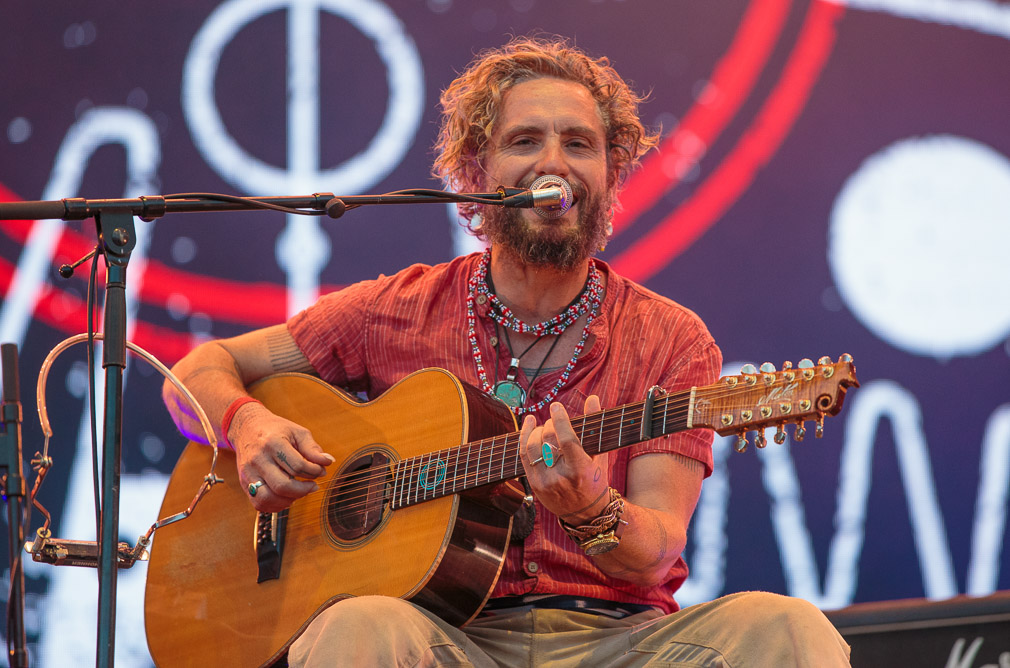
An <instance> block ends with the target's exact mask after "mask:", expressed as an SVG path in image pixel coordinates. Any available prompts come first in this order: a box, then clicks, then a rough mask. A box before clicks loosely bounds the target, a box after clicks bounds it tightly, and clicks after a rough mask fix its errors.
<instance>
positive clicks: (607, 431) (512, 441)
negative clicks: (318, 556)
mask: <svg viewBox="0 0 1010 668" xmlns="http://www.w3.org/2000/svg"><path fill="white" fill-rule="evenodd" d="M657 403H659V402H657ZM641 413H642V410H641V409H640V410H638V414H639V415H641ZM628 414H629V411H627V410H626V411H625V416H626V417H627V416H628ZM589 417H590V416H586V418H587V419H586V420H585V421H586V423H587V425H586V426H587V428H594V429H598V430H599V431H600V437H599V438H600V439H602V440H613V437H614V435H616V434H620V433H621V425H615V424H608V423H609V422H610V420H608V419H606V417H607V416H606V414H605V412H603V413H597V414H594V415H593V416H592V417H593V418H595V419H593V420H590V419H589ZM601 418H602V420H601ZM655 419H656V420H657V421H658V420H659V419H660V418H659V417H657V418H655ZM667 420H668V421H670V417H669V416H668V418H667ZM590 423H591V424H590ZM600 425H602V426H600ZM628 433H629V434H630V433H634V434H635V435H636V437H637V433H638V432H637V431H635V430H629V432H628ZM503 436H505V437H506V438H504V441H503V443H502V447H503V448H506V450H503V451H502V453H501V454H499V455H497V456H495V455H493V454H492V453H491V451H490V450H488V452H487V456H486V460H487V463H486V464H485V463H484V460H485V456H484V452H483V450H481V451H479V452H480V454H479V457H478V458H477V461H476V462H474V461H473V458H472V457H467V456H466V455H464V454H463V452H462V450H463V448H465V447H467V446H475V445H477V444H478V443H483V442H489V441H492V440H495V439H499V440H501V439H502V438H503ZM593 440H597V437H595V436H594V439H593ZM636 440H637V439H636ZM629 445H630V442H629ZM495 447H496V448H497V447H498V445H496V446H495ZM468 449H469V450H471V452H469V453H467V454H468V455H472V447H469V448H468ZM447 451H448V452H450V453H451V452H452V451H455V452H456V454H457V456H458V458H459V459H460V463H461V464H462V463H464V462H465V465H466V466H471V465H472V466H473V467H474V469H475V471H468V472H465V473H461V474H459V475H454V476H450V477H449V478H448V479H447V480H444V481H439V483H438V485H437V487H439V488H442V490H441V491H439V490H434V489H433V490H425V491H423V492H420V493H418V491H417V489H416V481H417V478H418V476H417V473H418V470H417V469H416V466H412V468H411V470H410V471H409V473H408V472H405V473H406V475H399V476H398V474H397V473H395V472H391V471H390V470H389V469H388V468H383V469H380V470H379V471H377V472H375V473H373V472H372V471H371V470H369V471H368V475H367V476H361V474H362V473H363V472H362V471H353V472H349V473H345V474H338V475H337V476H335V477H334V479H331V482H330V483H328V484H327V485H326V487H325V488H324V489H323V488H321V489H320V490H319V491H316V492H312V493H311V494H309V495H307V496H306V497H305V498H311V497H313V496H316V495H318V494H330V495H331V497H330V501H329V503H328V504H327V505H328V510H329V507H332V506H333V505H335V503H336V502H337V501H338V500H339V502H340V507H341V509H343V510H348V511H353V510H357V509H359V508H362V507H364V506H365V505H367V504H368V501H367V500H363V499H367V496H368V494H369V487H370V486H372V485H373V484H374V483H377V482H381V483H382V484H383V485H384V486H385V485H387V484H388V482H389V480H390V478H392V479H396V478H397V477H399V478H400V480H401V482H402V483H403V486H401V487H400V488H399V489H401V490H404V491H403V492H402V495H403V496H406V497H409V502H407V503H403V505H400V506H399V507H401V508H402V507H406V506H408V505H415V504H417V503H420V502H423V501H430V500H431V499H433V498H437V497H441V496H448V495H451V494H453V493H455V492H452V491H448V490H447V489H446V487H447V486H448V485H450V484H452V485H455V484H456V483H458V482H459V481H461V480H462V481H463V482H464V484H466V481H468V480H470V479H471V478H473V480H474V484H473V487H477V486H481V485H485V484H493V483H494V482H502V481H505V480H510V479H514V478H516V477H518V476H520V475H522V470H523V469H522V465H521V463H520V461H519V458H518V455H519V443H518V434H517V433H513V434H506V435H499V436H496V437H494V439H491V438H489V439H483V440H482V441H474V442H473V443H471V444H466V445H464V446H454V447H452V448H448V449H446V450H442V451H437V452H434V453H428V454H430V455H438V454H441V453H443V452H447ZM422 456H427V455H422ZM414 459H418V458H417V457H413V458H408V459H404V460H400V461H399V462H398V463H403V462H409V461H411V460H414ZM446 459H449V457H446ZM492 461H494V468H495V469H496V470H501V467H502V465H503V464H504V466H505V468H506V469H507V470H508V469H509V468H510V467H511V474H510V475H508V476H505V477H503V478H501V479H500V480H494V481H491V482H490V483H489V482H482V483H480V485H478V484H476V483H477V481H478V480H479V479H480V476H481V475H483V474H482V473H481V472H480V471H481V467H482V466H484V465H490V464H491V462H492ZM417 463H418V462H416V461H415V462H414V464H415V465H416V464H417ZM394 466H395V464H394ZM354 476H360V477H359V478H358V479H357V480H351V478H353V477H354ZM334 480H335V482H333V481H334ZM408 488H409V489H408ZM348 491H350V493H351V494H354V492H356V491H360V492H361V493H360V494H358V495H357V496H344V497H343V498H339V499H338V497H339V495H340V494H341V493H342V492H343V493H347V492H348ZM429 494H430V495H431V496H430V497H429V496H428V495H429ZM400 495H401V494H400V493H398V494H397V496H400ZM382 498H383V501H384V502H388V501H392V502H393V503H396V499H390V497H389V493H388V492H387V491H385V490H384V491H383V493H382ZM289 526H297V523H295V524H292V523H291V521H290V520H289Z"/></svg>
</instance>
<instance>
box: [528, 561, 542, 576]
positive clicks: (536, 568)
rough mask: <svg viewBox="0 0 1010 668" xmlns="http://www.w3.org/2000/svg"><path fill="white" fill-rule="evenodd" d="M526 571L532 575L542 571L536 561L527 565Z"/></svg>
mask: <svg viewBox="0 0 1010 668" xmlns="http://www.w3.org/2000/svg"><path fill="white" fill-rule="evenodd" d="M526 570H528V571H529V572H530V573H536V572H537V571H539V570H540V565H539V564H538V563H537V562H535V561H531V562H530V563H528V564H526Z"/></svg>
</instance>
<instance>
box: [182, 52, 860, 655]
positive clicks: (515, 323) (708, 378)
mask: <svg viewBox="0 0 1010 668" xmlns="http://www.w3.org/2000/svg"><path fill="white" fill-rule="evenodd" d="M640 102H641V97H640V96H638V95H636V94H635V93H634V92H633V91H632V90H631V89H630V87H629V86H628V85H627V84H626V83H625V82H624V81H623V80H622V79H621V77H620V76H618V74H617V73H616V71H615V70H614V69H613V68H612V67H611V66H610V63H609V62H608V61H607V60H606V59H605V58H592V57H590V56H588V55H586V54H585V53H584V52H583V51H581V50H579V49H577V48H575V47H574V46H572V45H571V44H569V43H568V42H567V41H566V40H563V39H560V38H551V39H546V38H528V37H522V38H516V39H513V40H512V41H510V42H509V43H508V44H506V45H505V46H504V47H502V48H500V49H495V50H492V51H488V52H485V53H482V54H480V55H479V56H478V57H477V58H476V59H475V60H474V61H473V62H472V63H471V65H470V66H469V67H468V68H467V69H466V71H465V72H463V74H461V75H460V76H459V77H458V78H457V79H456V80H455V81H453V82H452V84H451V85H450V86H449V87H448V88H447V89H446V90H445V91H444V93H443V95H442V98H441V104H442V126H441V131H440V135H439V138H438V141H437V144H436V149H437V153H438V157H437V159H436V161H435V165H434V173H435V174H436V175H437V176H438V177H440V178H441V179H443V181H444V182H446V183H447V184H449V186H451V187H452V188H453V189H455V190H457V191H463V192H467V191H470V192H472V191H488V190H494V189H495V188H497V187H498V186H501V185H504V186H507V187H520V188H528V187H530V185H531V184H532V183H533V182H534V180H536V179H538V178H539V177H542V176H545V175H549V176H552V177H555V178H558V179H563V180H564V181H565V182H567V183H569V184H570V185H571V188H572V191H573V195H574V197H573V201H574V204H573V205H572V206H571V208H570V209H569V210H567V211H565V212H564V213H563V215H559V216H556V215H555V212H551V211H546V210H540V211H537V210H533V209H511V208H501V207H494V206H482V205H474V204H466V205H463V206H462V207H461V210H462V213H463V215H464V217H465V218H466V219H467V220H468V221H469V227H470V229H471V231H473V232H474V233H476V234H477V235H479V236H481V237H482V238H485V239H486V240H487V241H488V242H489V249H488V250H487V251H486V252H484V253H476V254H473V255H470V256H466V257H461V258H456V259H455V260H452V261H451V262H448V263H445V264H442V265H438V266H434V267H428V266H422V265H415V266H412V267H409V268H407V269H404V270H403V271H401V272H399V273H397V274H395V275H393V276H389V277H380V278H378V279H376V280H372V281H364V282H362V283H359V284H356V285H353V286H350V287H348V288H346V289H344V290H341V291H339V292H336V293H332V294H329V295H325V296H323V297H322V298H320V300H319V301H318V302H317V303H316V304H315V305H314V306H312V307H310V308H309V309H307V310H306V311H303V312H302V313H299V314H297V315H296V316H294V317H293V318H292V319H291V320H289V321H288V322H287V323H285V324H283V325H278V326H275V327H269V328H266V329H263V330H258V331H256V332H252V333H249V334H245V335H242V336H238V337H235V338H233V339H228V340H223V341H214V342H210V343H207V344H203V345H201V346H200V347H198V348H196V349H195V350H194V351H193V352H192V353H191V354H190V355H189V356H187V357H186V358H185V359H184V360H182V361H181V362H180V363H179V364H178V365H177V368H176V372H177V373H178V374H179V375H180V376H181V377H183V379H184V380H185V382H186V383H187V384H188V385H189V386H190V388H191V389H192V390H193V392H194V393H195V394H196V395H197V397H198V398H199V399H200V401H201V403H202V404H203V405H204V407H205V408H206V410H207V412H208V415H209V416H210V417H211V420H212V422H214V423H215V424H216V425H219V426H220V437H221V438H222V439H223V441H224V442H226V443H228V444H230V446H231V447H233V448H234V449H235V452H236V457H237V466H238V474H239V479H240V480H241V481H242V484H244V485H248V489H249V493H250V500H251V502H252V504H253V506H255V508H256V509H258V510H260V511H263V512H274V511H278V510H281V509H283V508H286V507H288V506H289V505H290V504H292V503H293V502H295V501H296V500H297V499H299V498H301V497H303V496H305V495H307V494H309V493H311V492H313V491H314V490H315V489H317V486H316V484H315V483H314V482H312V480H314V479H317V478H320V477H321V476H323V475H324V474H326V471H327V467H330V466H331V465H333V464H334V458H333V457H332V456H331V455H329V454H326V453H325V452H324V451H323V449H322V448H321V447H320V446H319V445H318V444H317V443H316V441H315V440H314V439H313V437H312V434H310V433H309V432H308V431H307V430H306V429H304V428H303V427H301V426H299V425H295V424H293V423H291V422H288V421H287V420H284V419H282V418H280V417H279V416H277V415H275V414H273V413H272V412H271V411H270V410H268V409H267V408H266V407H265V406H263V405H262V404H260V403H258V402H256V401H255V400H253V399H252V398H251V397H249V395H248V394H247V392H246V387H247V386H248V385H249V384H250V383H252V382H254V381H256V380H258V379H260V378H263V377H265V376H268V375H271V374H275V373H278V372H282V371H301V372H306V373H310V374H314V375H317V376H319V377H321V378H322V379H324V380H326V381H327V382H329V383H331V384H333V385H337V386H341V387H344V388H347V389H349V390H351V391H353V392H362V393H365V394H367V395H368V396H369V397H370V398H374V397H377V396H379V395H381V394H382V393H383V392H384V391H385V390H387V389H388V388H389V387H391V386H392V385H394V384H395V383H396V382H397V381H399V380H400V379H401V378H403V377H404V376H406V375H407V374H409V373H411V372H412V371H415V370H416V369H419V368H422V367H428V366H439V367H444V368H446V369H448V370H449V371H451V372H452V373H453V374H455V375H456V376H457V377H459V378H460V379H461V380H463V381H465V382H467V383H469V384H471V385H473V386H475V387H476V388H479V389H480V390H482V391H483V392H485V393H486V394H488V395H491V396H494V397H496V398H498V399H500V400H501V401H503V402H505V403H506V404H507V405H508V406H509V408H510V409H511V411H512V412H513V413H514V414H515V415H516V417H517V418H518V419H519V421H520V424H521V430H520V435H519V455H520V458H521V462H522V469H523V471H524V472H525V479H526V480H527V481H528V490H529V495H528V499H527V502H526V503H525V504H524V506H523V508H522V510H520V511H519V512H518V513H517V515H516V517H515V521H514V523H513V537H512V542H511V544H510V545H509V547H508V549H507V553H506V554H505V558H504V563H503V564H502V566H501V570H500V574H499V577H498V578H497V581H496V584H495V585H494V589H493V591H492V592H490V598H489V600H488V601H487V604H486V605H485V606H483V609H482V610H481V612H480V613H479V614H477V615H476V616H475V617H474V618H473V619H471V620H469V622H468V623H467V624H466V625H464V626H463V627H462V628H456V627H455V626H454V625H452V624H449V623H447V622H445V621H443V620H442V619H440V618H439V617H438V616H437V615H436V614H435V613H433V612H431V611H429V610H426V609H424V608H421V607H419V606H417V605H414V604H413V603H411V602H407V601H404V600H401V599H398V598H389V597H382V596H360V597H356V598H349V599H346V600H343V601H340V602H338V603H336V604H333V605H331V606H329V607H327V608H325V609H324V610H321V611H320V612H319V614H318V615H317V616H316V617H315V618H314V619H313V620H312V621H311V623H310V624H308V626H307V627H306V628H305V630H304V632H303V633H301V634H300V636H299V637H298V638H297V639H296V640H295V641H294V643H293V644H292V646H291V648H290V652H289V656H288V660H289V662H290V664H291V665H296V666H302V665H306V666H308V665H327V666H329V665H349V666H429V665H438V666H469V665H475V666H534V665H536V666H539V665H564V666H567V665H587V666H610V665H622V666H638V665H731V666H741V665H767V666H785V665H806V666H811V665H817V666H831V665H847V663H848V662H847V653H848V648H847V646H846V645H845V643H844V641H843V640H842V639H841V637H840V636H839V635H838V634H837V632H836V631H835V630H834V629H833V628H832V627H831V625H830V623H829V622H828V621H827V620H826V618H825V617H824V616H823V615H822V614H821V613H820V612H819V611H818V610H817V609H816V608H814V607H813V606H812V605H810V604H809V603H806V602H804V601H799V600H795V599H791V598H788V597H784V596H777V595H772V594H763V593H745V594H734V595H731V596H727V597H725V598H722V599H719V600H717V601H713V602H711V603H706V604H701V605H698V606H693V607H691V608H687V609H684V610H681V609H680V608H679V606H678V604H677V602H676V600H675V598H674V594H675V592H676V590H677V588H678V587H679V586H680V585H681V584H682V583H683V582H684V579H685V578H686V576H687V565H686V564H685V561H684V558H683V551H684V547H685V543H686V540H687V527H688V522H689V520H690V518H691V515H692V513H693V511H694V508H695V504H696V503H697V500H698V497H699V494H700V490H701V484H702V480H703V479H704V478H705V477H707V476H708V475H709V474H711V472H712V464H713V458H712V448H711V446H712V438H713V437H712V434H711V432H707V431H702V430H688V431H684V432H681V433H678V434H676V435H673V436H668V437H665V438H654V439H650V440H646V441H645V442H642V443H638V444H636V445H631V446H628V447H624V448H620V449H617V450H613V451H610V452H606V453H602V454H597V455H595V456H591V455H589V454H587V452H586V450H585V449H584V448H583V439H588V438H590V435H589V434H586V433H576V430H575V429H574V428H573V426H572V421H571V420H570V417H569V416H570V415H573V414H578V413H582V412H585V413H592V412H598V411H600V410H601V409H603V408H607V409H609V408H612V407H616V406H621V405H624V404H627V403H631V402H635V401H641V400H642V398H643V397H644V396H645V395H646V393H647V392H648V390H649V388H650V387H652V386H655V385H658V386H660V387H662V388H664V389H666V390H669V391H674V390H683V389H688V388H691V387H693V386H702V385H707V384H710V383H713V382H715V380H716V379H717V377H718V374H719V371H720V367H721V354H720V352H719V349H718V347H717V346H716V344H715V342H714V341H713V340H712V337H711V336H710V334H709V333H708V330H707V329H706V328H705V326H704V324H703V323H702V322H701V320H700V319H699V318H698V317H697V316H696V315H695V314H694V313H692V312H691V311H689V310H687V309H686V308H684V307H683V306H680V305H679V304H677V303H676V302H673V301H671V300H669V299H667V298H665V297H662V296H660V295H657V294H655V293H653V292H651V291H649V290H647V289H645V288H644V287H642V286H640V285H637V284H635V283H633V282H631V281H629V280H628V279H625V278H623V277H621V276H619V275H618V274H616V273H615V272H614V271H613V270H612V269H611V268H609V267H608V266H607V265H606V264H605V263H604V262H602V261H599V260H596V259H595V258H594V257H593V256H594V254H595V252H596V251H597V249H599V248H601V247H602V246H604V245H605V244H606V241H607V237H608V236H609V234H610V233H611V231H612V230H611V226H610V221H611V218H612V216H613V212H614V208H615V207H616V206H617V204H618V201H617V195H618V191H619V189H620V186H621V184H622V182H623V180H624V178H625V177H626V176H627V174H628V173H629V172H630V171H631V170H632V169H633V168H634V167H635V166H636V165H637V163H638V162H639V160H640V158H641V156H642V155H643V154H644V153H645V152H647V151H648V150H649V149H650V148H652V147H654V146H655V145H656V143H657V140H658V137H657V135H656V134H654V133H651V132H649V131H647V130H646V129H645V128H644V127H643V126H642V123H641V122H640V120H639V117H638V106H639V103H640ZM165 399H166V403H167V405H168V406H169V408H170V410H171V412H172V414H173V417H174V418H175V420H176V422H177V424H179V425H180V427H181V428H182V429H183V430H184V431H185V432H186V433H189V434H192V433H197V431H198V430H197V429H196V428H194V425H192V424H191V418H190V417H189V416H187V415H186V412H185V410H184V409H183V408H182V407H181V401H180V400H179V397H178V396H177V395H176V393H175V390H174V388H173V387H171V386H169V385H166V389H165ZM339 567H340V566H339V563H335V564H334V568H339ZM460 577H462V578H465V577H467V574H466V573H461V574H460ZM338 593H339V592H334V594H338ZM251 632H255V630H251Z"/></svg>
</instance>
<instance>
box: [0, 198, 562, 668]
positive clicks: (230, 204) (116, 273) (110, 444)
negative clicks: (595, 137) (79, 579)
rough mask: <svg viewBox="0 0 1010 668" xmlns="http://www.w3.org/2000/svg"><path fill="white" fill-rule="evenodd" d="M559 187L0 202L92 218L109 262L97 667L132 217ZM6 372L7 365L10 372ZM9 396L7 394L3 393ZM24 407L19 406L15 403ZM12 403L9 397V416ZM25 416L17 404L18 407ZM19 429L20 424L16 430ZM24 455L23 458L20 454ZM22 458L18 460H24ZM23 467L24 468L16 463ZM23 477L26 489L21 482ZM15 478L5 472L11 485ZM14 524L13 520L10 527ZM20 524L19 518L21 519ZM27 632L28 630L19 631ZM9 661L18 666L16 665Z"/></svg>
mask: <svg viewBox="0 0 1010 668" xmlns="http://www.w3.org/2000/svg"><path fill="white" fill-rule="evenodd" d="M554 190H556V191H557V196H556V197H555V195H554V192H553V191H551V192H547V191H537V192H534V191H530V190H527V189H523V188H505V187H499V188H498V190H497V191H496V192H493V193H472V194H460V193H448V192H444V191H440V190H427V189H415V190H402V191H397V192H393V193H387V194H384V195H356V196H344V197H335V196H334V195H333V194H332V193H314V194H312V195H309V196H284V197H234V196H230V195H218V194H212V193H184V194H179V195H164V196H160V195H159V196H151V197H138V198H133V199H84V198H80V197H78V198H68V199H61V200H48V201H32V202H3V203H0V220H42V219H47V218H57V219H62V220H85V219H87V218H94V219H95V226H96V231H97V234H98V242H99V243H98V247H99V251H98V252H100V253H101V254H102V255H103V257H104V258H105V263H106V267H107V277H106V289H105V320H104V334H105V342H104V347H103V360H102V367H103V368H104V369H105V414H104V422H103V424H104V426H105V428H104V433H103V451H102V471H101V487H102V494H101V500H102V504H101V505H102V508H101V525H100V526H99V527H98V536H99V545H98V570H99V587H98V596H99V602H98V652H97V659H96V665H97V666H98V667H99V668H106V667H109V666H112V665H113V664H114V663H115V629H116V607H115V601H116V584H117V572H118V568H117V566H118V536H119V488H120V461H121V459H122V426H123V420H122V409H123V373H124V370H125V369H126V348H127V342H126V269H127V265H128V264H129V262H130V254H131V253H132V251H133V248H134V246H135V245H136V236H137V235H136V228H135V226H134V217H137V218H140V219H141V220H144V221H148V222H149V221H152V220H154V219H156V218H159V217H161V216H163V215H165V214H166V213H189V212H203V211H240V210H251V209H273V210H280V211H284V212H286V213H300V214H304V215H317V216H321V215H327V216H329V217H331V218H339V217H340V216H342V215H343V214H344V212H345V211H346V210H348V209H351V208H356V207H358V206H363V205H367V204H410V203H448V202H461V201H462V202H477V203H482V204H492V205H498V206H508V207H522V208H533V207H541V206H560V207H561V208H564V209H567V208H568V206H570V203H567V202H565V201H564V200H563V193H562V192H561V190H560V188H555V189H554ZM5 373H6V371H5ZM5 397H6V395H5ZM18 409H20V404H19V405H18ZM7 412H8V406H7V402H6V399H5V402H4V416H5V418H6V416H7ZM18 413H19V414H20V410H19V411H18ZM18 433H19V434H20V426H19V431H18ZM19 460H20V458H19ZM19 463H20V461H19ZM18 470H19V471H20V469H18ZM17 479H19V480H21V495H22V496H23V495H24V481H23V479H22V478H21V477H20V475H18V476H17ZM10 482H11V477H10V474H8V485H9V484H10ZM14 524H15V523H14V522H11V525H12V527H13V526H14ZM17 524H18V525H19V526H20V522H17ZM23 541H24V536H23V528H22V529H21V534H20V535H19V536H18V540H17V541H15V540H13V539H12V541H11V545H12V548H11V549H12V550H14V549H18V548H19V547H20V545H22V543H23ZM21 633H22V635H23V629H22V631H21ZM12 665H15V664H13V663H12Z"/></svg>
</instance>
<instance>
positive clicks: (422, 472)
mask: <svg viewBox="0 0 1010 668" xmlns="http://www.w3.org/2000/svg"><path fill="white" fill-rule="evenodd" d="M425 457H427V458H428V462H427V463H426V462H425V461H424V458H425ZM430 462H431V453H430V452H426V453H425V454H423V455H421V460H420V461H419V462H418V464H419V467H418V469H417V482H416V483H415V484H414V490H415V493H416V494H417V495H419V496H418V497H417V498H416V500H418V501H424V485H423V484H421V483H422V481H423V480H426V479H427V474H428V469H427V468H426V466H427V465H428V463H430Z"/></svg>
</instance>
